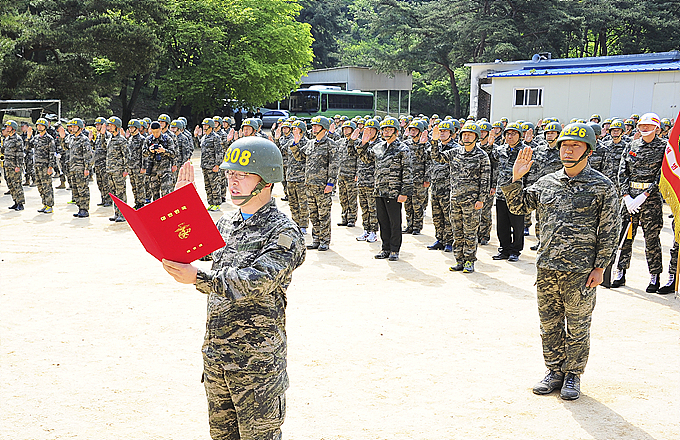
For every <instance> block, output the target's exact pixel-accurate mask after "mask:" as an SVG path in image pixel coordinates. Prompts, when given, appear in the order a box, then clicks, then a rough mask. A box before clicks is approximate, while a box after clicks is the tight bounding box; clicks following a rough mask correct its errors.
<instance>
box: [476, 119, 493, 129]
mask: <svg viewBox="0 0 680 440" xmlns="http://www.w3.org/2000/svg"><path fill="white" fill-rule="evenodd" d="M477 125H479V130H480V131H491V124H489V121H484V120H482V121H479V122H478V123H477Z"/></svg>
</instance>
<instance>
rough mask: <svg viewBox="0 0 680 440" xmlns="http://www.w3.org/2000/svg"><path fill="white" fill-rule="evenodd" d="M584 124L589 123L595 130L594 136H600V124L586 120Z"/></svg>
mask: <svg viewBox="0 0 680 440" xmlns="http://www.w3.org/2000/svg"><path fill="white" fill-rule="evenodd" d="M586 125H590V127H591V128H592V129H593V131H594V132H595V136H602V127H601V126H600V124H598V123H597V122H588V123H587V124H586Z"/></svg>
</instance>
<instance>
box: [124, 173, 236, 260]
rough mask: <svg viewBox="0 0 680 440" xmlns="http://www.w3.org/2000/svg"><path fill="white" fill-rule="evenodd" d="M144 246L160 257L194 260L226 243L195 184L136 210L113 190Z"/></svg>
mask: <svg viewBox="0 0 680 440" xmlns="http://www.w3.org/2000/svg"><path fill="white" fill-rule="evenodd" d="M111 198H112V199H113V201H114V202H116V206H118V209H120V212H121V213H122V214H123V215H124V216H125V219H126V220H127V221H128V223H129V224H130V227H131V228H132V230H133V231H135V234H137V238H139V241H141V242H142V244H143V245H144V249H146V251H147V252H148V253H150V254H151V255H153V256H154V257H156V259H157V260H158V261H160V260H162V259H163V258H165V259H166V260H170V261H177V262H179V263H191V262H192V261H195V260H198V259H199V258H201V257H204V256H206V255H208V254H209V253H211V252H213V251H215V250H217V249H220V248H222V247H224V246H225V243H224V239H223V238H222V234H220V232H219V231H218V230H217V226H215V223H214V222H213V220H212V218H211V217H210V214H208V212H207V211H206V209H205V206H203V201H201V198H200V197H199V196H198V193H197V192H196V188H195V187H194V185H193V184H191V185H185V186H183V187H182V188H180V189H177V190H175V191H173V192H171V193H170V194H168V195H166V196H164V197H161V198H160V199H158V200H156V201H155V202H153V203H150V204H148V205H146V206H144V207H143V208H139V209H138V210H135V209H133V208H131V207H130V206H128V205H127V204H126V203H125V202H123V201H122V200H120V199H119V198H118V197H116V196H114V195H113V194H111Z"/></svg>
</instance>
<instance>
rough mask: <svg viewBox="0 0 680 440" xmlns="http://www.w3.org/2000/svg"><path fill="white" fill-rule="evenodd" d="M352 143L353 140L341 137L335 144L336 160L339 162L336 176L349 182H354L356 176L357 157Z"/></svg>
mask: <svg viewBox="0 0 680 440" xmlns="http://www.w3.org/2000/svg"><path fill="white" fill-rule="evenodd" d="M354 142H355V141H354V140H352V139H351V138H348V137H343V138H341V139H340V140H339V141H338V142H337V144H338V160H339V161H340V170H339V171H338V175H339V176H342V177H344V178H346V179H350V180H354V177H355V176H356V175H357V159H358V156H357V150H356V149H355V148H354ZM357 142H361V141H357ZM350 144H351V145H350Z"/></svg>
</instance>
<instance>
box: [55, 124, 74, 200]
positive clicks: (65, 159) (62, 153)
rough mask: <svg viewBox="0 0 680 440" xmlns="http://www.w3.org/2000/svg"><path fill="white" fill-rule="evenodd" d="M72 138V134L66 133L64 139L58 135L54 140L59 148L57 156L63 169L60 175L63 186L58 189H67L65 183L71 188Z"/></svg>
mask: <svg viewBox="0 0 680 440" xmlns="http://www.w3.org/2000/svg"><path fill="white" fill-rule="evenodd" d="M71 137H73V136H72V135H71V133H66V134H65V135H64V137H63V138H62V137H60V136H58V135H57V137H55V138H54V141H55V142H56V146H57V156H59V157H58V158H57V159H58V160H59V165H60V168H61V174H60V175H59V180H60V181H61V185H59V186H58V187H57V188H60V187H63V188H65V187H66V185H65V184H64V183H65V182H68V186H69V188H70V187H71V170H70V169H69V151H68V146H69V144H70V143H71Z"/></svg>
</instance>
